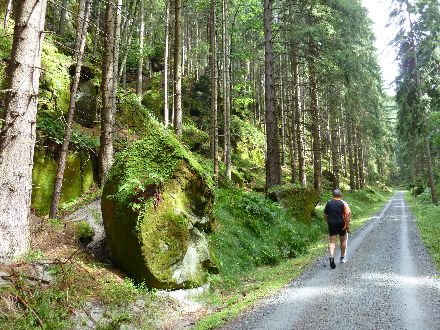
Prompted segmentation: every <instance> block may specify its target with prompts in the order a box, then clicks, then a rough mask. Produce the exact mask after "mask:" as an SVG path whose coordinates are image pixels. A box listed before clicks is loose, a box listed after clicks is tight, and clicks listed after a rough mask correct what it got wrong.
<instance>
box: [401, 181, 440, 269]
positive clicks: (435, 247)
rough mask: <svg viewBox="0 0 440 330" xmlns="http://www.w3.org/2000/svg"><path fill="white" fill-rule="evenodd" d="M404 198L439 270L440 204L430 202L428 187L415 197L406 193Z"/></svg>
mask: <svg viewBox="0 0 440 330" xmlns="http://www.w3.org/2000/svg"><path fill="white" fill-rule="evenodd" d="M405 198H406V201H407V202H408V204H409V205H410V207H411V211H412V213H413V215H414V216H415V221H416V224H417V227H418V229H419V232H420V236H421V238H422V240H423V243H424V244H425V245H426V247H427V248H428V250H429V253H430V255H431V257H432V259H433V260H434V262H435V264H436V267H437V270H438V271H440V221H439V219H440V206H435V205H433V204H432V201H431V194H430V191H429V189H427V190H425V191H424V192H423V193H421V194H420V195H418V196H416V197H414V196H413V195H411V194H409V193H406V194H405Z"/></svg>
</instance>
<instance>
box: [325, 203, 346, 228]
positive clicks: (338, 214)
mask: <svg viewBox="0 0 440 330" xmlns="http://www.w3.org/2000/svg"><path fill="white" fill-rule="evenodd" d="M345 205H346V203H345V202H344V201H343V200H341V199H335V198H333V199H331V200H329V201H328V202H327V204H326V205H325V208H324V214H326V215H327V217H328V223H329V224H335V225H336V224H337V225H342V224H343V223H344V214H345V213H346V208H345Z"/></svg>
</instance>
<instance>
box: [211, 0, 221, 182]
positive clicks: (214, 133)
mask: <svg viewBox="0 0 440 330" xmlns="http://www.w3.org/2000/svg"><path fill="white" fill-rule="evenodd" d="M215 6H216V1H215V0H211V6H210V10H209V66H210V72H211V132H210V133H211V134H210V137H211V158H212V159H213V161H214V181H215V183H216V185H217V184H218V166H219V164H218V127H217V56H216V54H217V49H216V48H217V46H216V40H215V28H216V24H215V20H216V15H215Z"/></svg>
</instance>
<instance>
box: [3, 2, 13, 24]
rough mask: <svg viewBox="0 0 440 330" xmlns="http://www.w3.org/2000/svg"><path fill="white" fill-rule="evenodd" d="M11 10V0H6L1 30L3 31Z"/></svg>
mask: <svg viewBox="0 0 440 330" xmlns="http://www.w3.org/2000/svg"><path fill="white" fill-rule="evenodd" d="M11 10H12V0H8V3H7V4H6V10H5V19H4V22H3V30H5V31H6V27H7V26H8V20H9V15H10V14H11Z"/></svg>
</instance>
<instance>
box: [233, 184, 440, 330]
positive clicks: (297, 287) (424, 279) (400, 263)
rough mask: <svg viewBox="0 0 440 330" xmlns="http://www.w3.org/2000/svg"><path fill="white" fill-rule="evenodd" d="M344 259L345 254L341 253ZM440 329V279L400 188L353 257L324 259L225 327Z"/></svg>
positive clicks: (357, 242) (353, 243)
mask: <svg viewBox="0 0 440 330" xmlns="http://www.w3.org/2000/svg"><path fill="white" fill-rule="evenodd" d="M337 257H338V259H339V255H337ZM331 328H333V329H411V330H412V329H440V279H439V277H438V274H436V271H435V268H434V265H433V262H432V260H431V258H430V257H429V255H428V253H427V251H426V250H425V248H424V246H423V244H422V242H421V240H420V237H419V235H418V232H417V229H416V225H415V223H414V221H413V219H412V217H411V215H410V211H409V209H408V207H407V205H406V203H405V201H404V199H403V193H401V192H399V193H397V194H396V195H395V196H394V197H393V198H392V199H391V200H390V202H389V203H388V204H387V205H386V206H385V207H384V208H383V210H382V212H381V213H380V214H379V215H378V216H377V217H375V218H374V219H373V220H372V221H370V222H369V223H368V224H367V225H366V226H365V227H364V228H363V229H362V230H360V231H359V232H358V233H357V234H356V235H355V236H352V237H350V240H349V250H348V262H347V263H346V264H339V263H338V264H337V267H336V269H335V270H331V269H330V268H329V267H328V266H327V267H324V266H323V263H322V261H321V262H318V263H317V264H316V265H315V266H314V267H312V268H311V269H310V270H309V271H308V272H307V273H305V274H304V275H303V276H302V277H301V278H300V279H298V280H296V281H295V282H293V283H292V284H291V285H290V286H289V287H287V288H286V289H284V290H283V291H282V292H281V293H280V294H278V295H277V296H275V297H272V298H270V299H268V300H266V301H264V302H263V303H262V304H260V306H259V307H257V308H255V309H254V310H253V311H251V312H249V313H247V314H244V315H242V316H241V317H239V318H238V319H236V320H235V321H234V322H232V323H230V324H229V325H228V326H226V327H225V329H270V330H275V329H331Z"/></svg>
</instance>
